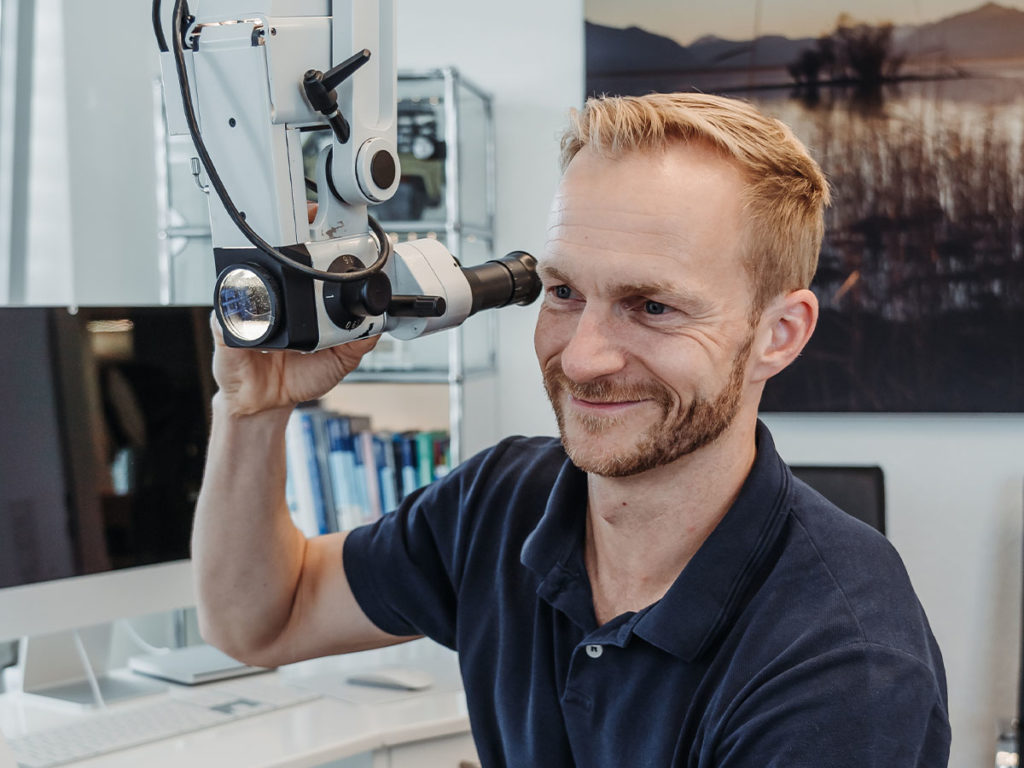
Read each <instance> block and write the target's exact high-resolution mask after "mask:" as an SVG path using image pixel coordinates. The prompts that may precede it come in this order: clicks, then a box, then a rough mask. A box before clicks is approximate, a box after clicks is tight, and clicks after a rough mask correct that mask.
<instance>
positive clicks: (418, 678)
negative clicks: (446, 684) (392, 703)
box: [347, 666, 434, 691]
mask: <svg viewBox="0 0 1024 768" xmlns="http://www.w3.org/2000/svg"><path fill="white" fill-rule="evenodd" d="M347 680H348V682H350V683H352V684H353V685H368V686H372V687H374V688H392V689H394V690H399V691H422V690H425V689H427V688H429V687H430V686H432V685H433V684H434V676H433V675H431V674H430V673H429V672H427V671H426V670H424V669H419V668H417V667H400V666H393V667H375V668H373V669H365V670H362V671H360V672H355V673H353V674H351V675H349V676H348V678H347Z"/></svg>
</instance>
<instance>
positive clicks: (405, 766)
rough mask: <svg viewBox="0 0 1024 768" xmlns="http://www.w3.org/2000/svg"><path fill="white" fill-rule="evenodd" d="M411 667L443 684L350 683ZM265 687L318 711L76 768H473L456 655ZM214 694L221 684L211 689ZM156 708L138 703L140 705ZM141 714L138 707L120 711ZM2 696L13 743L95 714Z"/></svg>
mask: <svg viewBox="0 0 1024 768" xmlns="http://www.w3.org/2000/svg"><path fill="white" fill-rule="evenodd" d="M389 664H404V665H414V666H418V667H422V668H424V669H427V670H429V671H430V672H431V673H432V674H433V676H434V678H435V681H436V682H435V684H434V685H433V686H432V687H431V688H429V689H427V690H425V691H421V692H406V691H393V690H384V689H377V688H368V687H365V686H354V685H351V684H349V683H346V682H345V678H346V677H347V675H348V674H350V673H351V672H352V671H353V670H356V669H365V668H368V667H373V666H379V665H389ZM261 677H262V679H266V680H273V681H275V682H280V683H282V684H286V685H292V686H298V687H301V688H306V689H311V690H315V691H317V692H319V693H323V694H324V695H323V696H322V697H321V698H318V699H315V700H313V701H310V702H306V703H302V704H298V705H294V706H291V707H285V708H283V709H279V710H275V711H272V712H267V713H264V714H259V715H254V716H251V717H245V718H242V719H240V720H235V721H233V722H230V723H226V724H224V725H220V726H217V727H215V728H208V729H205V730H200V731H195V732H193V733H188V734H185V735H183V736H178V737H175V738H173V739H166V740H164V741H159V742H154V743H151V744H146V745H143V746H139V747H133V748H131V749H128V750H123V751H120V752H113V753H109V754H106V755H102V756H99V757H95V758H91V759H88V760H83V761H80V762H77V763H75V764H74V765H75V766H76V768H138V766H147V768H164V767H165V766H166V767H167V768H170V767H171V766H175V767H178V766H187V768H234V767H235V766H237V767H238V768H271V766H274V767H280V766H289V767H290V768H306V767H307V766H309V767H312V766H324V765H331V766H336V768H342V766H344V768H412V767H413V766H417V768H426V767H428V766H446V767H447V768H458V767H459V765H460V763H462V762H463V761H467V762H475V760H476V757H475V753H474V751H473V745H472V739H471V737H470V734H469V719H468V715H467V711H466V703H465V696H464V695H463V693H462V686H461V681H460V678H459V674H458V663H457V659H456V656H455V654H454V653H452V652H451V651H448V650H447V649H445V648H442V647H440V646H438V645H436V644H435V643H432V642H430V641H429V640H417V641H414V642H412V643H405V644H403V645H399V646H392V647H391V648H382V649H379V650H376V651H365V652H363V653H357V654H350V655H347V656H333V657H329V658H326V659H315V660H312V661H306V662H301V663H299V664H294V665H290V666H288V667H283V668H281V669H279V670H277V671H275V672H270V673H266V674H265V675H263V676H261ZM206 685H208V686H216V685H218V683H208V684H206ZM145 701H151V699H139V700H137V702H140V703H141V702H145ZM115 706H119V707H130V706H133V702H126V703H124V704H118V705H115ZM58 707H59V705H52V704H40V703H39V702H38V701H37V700H36V699H35V698H34V697H31V696H23V695H19V694H6V695H3V696H0V730H2V731H3V733H4V734H6V735H7V737H8V738H13V737H17V736H20V735H22V734H25V733H30V732H32V731H35V730H40V729H44V728H47V727H53V726H58V725H60V724H62V723H65V722H70V721H73V720H75V719H76V718H77V719H81V718H88V717H89V716H90V713H88V712H85V713H78V712H74V713H73V712H70V711H68V710H65V709H60V708H58Z"/></svg>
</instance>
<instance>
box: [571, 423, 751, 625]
mask: <svg viewBox="0 0 1024 768" xmlns="http://www.w3.org/2000/svg"><path fill="white" fill-rule="evenodd" d="M738 422H739V419H737V420H736V421H734V422H733V424H732V425H731V426H730V427H729V429H727V430H726V431H725V432H724V433H722V435H721V436H720V437H719V439H718V440H716V441H715V442H713V443H711V444H710V445H707V446H705V447H704V448H701V449H699V450H698V451H695V452H694V453H692V454H688V455H686V456H682V457H680V458H679V459H677V460H676V461H674V462H673V463H671V464H667V465H664V466H661V467H656V468H655V469H652V470H649V471H647V472H644V473H641V474H639V475H633V476H631V477H624V478H612V477H600V476H597V475H589V476H588V478H587V487H588V499H587V501H588V504H587V532H586V550H585V553H586V565H587V573H588V575H589V577H590V584H591V590H592V592H593V596H594V611H595V614H596V616H597V621H598V624H604V623H605V622H607V621H608V620H609V619H611V618H613V617H615V616H617V615H619V614H621V613H624V612H625V611H638V610H641V609H642V608H645V607H646V606H648V605H650V604H651V603H654V602H656V601H657V600H660V599H661V598H662V597H663V596H664V594H665V592H667V591H668V588H669V587H670V586H671V585H672V583H673V582H674V581H675V580H676V578H678V576H679V574H680V573H681V572H682V570H683V568H684V567H685V566H686V564H687V563H688V562H689V561H690V559H691V558H692V557H693V555H694V554H695V553H696V552H697V550H698V549H699V548H700V546H701V544H703V543H704V540H705V539H707V537H708V536H709V535H710V534H711V531H713V530H714V529H715V526H717V525H718V523H719V521H721V519H722V517H724V516H725V513H726V512H728V511H729V508H730V507H731V506H732V504H733V502H734V501H735V500H736V496H737V495H738V494H739V492H740V488H741V487H742V486H743V482H744V480H746V478H747V475H748V474H749V473H750V469H751V467H752V466H753V463H754V457H755V454H756V447H755V442H754V431H755V423H754V422H753V421H752V420H750V421H749V423H744V424H740V423H738Z"/></svg>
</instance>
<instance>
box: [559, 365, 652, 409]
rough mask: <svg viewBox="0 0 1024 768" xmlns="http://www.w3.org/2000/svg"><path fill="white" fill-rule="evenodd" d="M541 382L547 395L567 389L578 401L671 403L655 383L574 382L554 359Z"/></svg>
mask: <svg viewBox="0 0 1024 768" xmlns="http://www.w3.org/2000/svg"><path fill="white" fill-rule="evenodd" d="M544 383H545V385H546V386H547V389H548V393H549V395H553V394H555V393H556V392H567V393H568V394H569V395H571V396H572V397H574V398H576V399H577V400H586V401H588V402H592V403H602V402H609V403H616V402H619V403H621V402H631V401H636V400H653V401H655V402H656V403H658V404H660V405H661V406H663V407H665V408H668V407H669V406H671V404H672V398H671V396H670V395H669V393H668V390H667V389H666V388H665V387H664V386H662V385H661V384H659V383H657V382H653V381H637V382H617V381H611V380H607V379H597V380H596V381H585V382H577V381H573V380H572V379H570V378H569V377H568V376H566V375H565V371H563V370H562V366H561V365H560V364H559V363H558V362H557V361H552V362H551V363H549V364H548V365H547V366H546V367H545V369H544Z"/></svg>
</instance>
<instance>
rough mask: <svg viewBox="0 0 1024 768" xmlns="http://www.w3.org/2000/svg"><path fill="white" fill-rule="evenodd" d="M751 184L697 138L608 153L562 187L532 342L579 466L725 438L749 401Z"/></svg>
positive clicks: (615, 465)
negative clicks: (745, 203)
mask: <svg viewBox="0 0 1024 768" xmlns="http://www.w3.org/2000/svg"><path fill="white" fill-rule="evenodd" d="M743 187H744V182H743V179H742V176H741V174H740V172H739V170H738V169H737V168H736V167H735V166H733V165H732V164H730V163H728V162H727V161H724V160H722V159H721V158H719V157H718V156H717V155H715V154H714V153H713V152H712V151H710V150H708V149H705V148H703V147H701V146H684V145H681V144H680V145H677V146H674V147H672V148H671V149H669V150H668V151H667V152H664V153H653V154H641V153H632V154H629V155H627V156H625V157H623V158H621V159H617V160H607V159H603V158H601V157H599V156H598V155H596V154H595V153H593V152H592V151H591V150H589V149H584V150H583V151H582V152H580V153H579V154H578V155H577V156H576V157H575V158H574V159H573V161H572V163H571V164H570V166H569V168H568V170H567V171H566V173H565V176H564V177H563V179H562V183H561V185H560V187H559V190H558V193H557V194H556V196H555V201H554V205H553V208H552V216H551V221H550V225H549V229H548V240H547V245H546V247H545V250H544V253H543V254H542V256H541V259H540V273H541V276H542V279H543V282H544V301H543V304H542V306H541V310H540V315H539V317H538V320H537V329H536V333H535V336H534V345H535V348H536V351H537V357H538V360H539V362H540V365H541V369H542V371H543V374H544V383H545V387H546V389H547V392H548V397H549V398H550V399H551V403H552V405H553V406H554V409H555V415H556V417H557V419H558V425H559V430H560V432H561V435H562V442H563V444H564V445H565V448H566V451H567V452H568V454H569V456H570V458H571V459H572V460H573V462H574V463H575V464H576V465H577V466H578V467H580V468H581V469H583V470H585V471H587V472H592V473H595V474H600V475H606V476H613V477H622V476H627V475H633V474H637V473H639V472H643V471H646V470H648V469H652V468H654V467H657V466H661V465H664V464H668V463H670V462H672V461H674V460H676V459H677V458H679V457H681V456H684V455H686V454H688V453H691V452H693V451H695V450H697V449H699V448H701V447H702V446H704V445H707V444H708V443H710V442H712V441H713V440H715V438H717V437H718V436H719V435H720V434H721V433H722V432H723V431H724V430H725V429H726V428H727V427H728V426H729V425H730V423H731V422H732V420H733V418H734V417H735V415H736V413H737V412H738V411H739V409H740V408H741V407H742V406H743V405H744V404H749V403H751V402H753V403H754V405H755V408H756V396H752V387H750V386H749V385H748V383H747V378H746V363H747V359H748V357H749V353H750V349H751V344H752V341H753V338H754V337H753V329H752V327H751V323H750V305H751V290H750V285H749V279H748V277H747V273H746V271H745V270H744V268H743V266H742V263H741V237H742V235H741V230H742V210H741V194H742V191H743Z"/></svg>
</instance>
